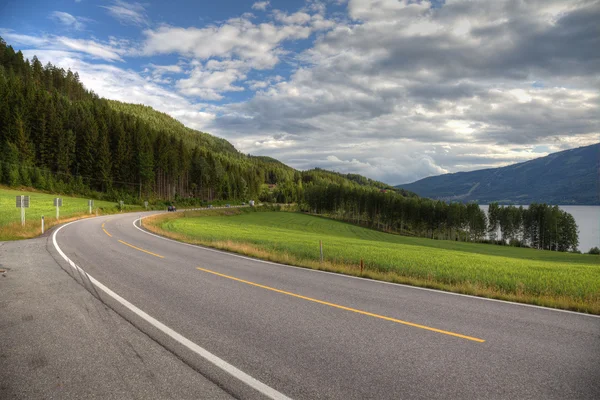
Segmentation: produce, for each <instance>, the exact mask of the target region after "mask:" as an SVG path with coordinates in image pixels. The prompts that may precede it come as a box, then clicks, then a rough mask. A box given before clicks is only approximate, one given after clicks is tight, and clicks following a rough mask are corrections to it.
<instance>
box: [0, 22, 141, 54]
mask: <svg viewBox="0 0 600 400" xmlns="http://www.w3.org/2000/svg"><path fill="white" fill-rule="evenodd" d="M0 34H1V35H2V37H4V38H5V40H7V41H8V42H10V43H11V44H14V45H24V46H32V47H36V48H41V49H44V50H57V51H76V52H80V53H83V54H86V55H87V56H89V57H91V58H95V59H102V60H106V61H123V59H122V58H121V56H122V55H124V54H126V53H127V52H128V51H129V50H128V49H127V48H124V47H121V45H119V44H115V43H113V44H110V43H101V42H97V41H94V40H87V39H73V38H69V37H66V36H53V35H48V36H41V37H36V36H29V35H20V34H17V33H15V32H14V31H11V30H2V29H0Z"/></svg>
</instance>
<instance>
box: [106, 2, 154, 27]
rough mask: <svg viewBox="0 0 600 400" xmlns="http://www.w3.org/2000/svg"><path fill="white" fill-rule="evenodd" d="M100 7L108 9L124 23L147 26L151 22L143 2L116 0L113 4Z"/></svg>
mask: <svg viewBox="0 0 600 400" xmlns="http://www.w3.org/2000/svg"><path fill="white" fill-rule="evenodd" d="M100 7H102V8H105V9H106V10H108V13H109V14H110V15H111V16H112V17H113V18H115V19H116V20H118V21H119V22H120V23H122V24H123V25H135V26H147V25H149V24H150V19H149V18H148V15H147V14H146V8H145V7H144V5H143V4H141V3H137V2H132V3H128V2H126V1H123V0H114V1H113V4H112V5H110V6H100Z"/></svg>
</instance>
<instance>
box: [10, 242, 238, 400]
mask: <svg viewBox="0 0 600 400" xmlns="http://www.w3.org/2000/svg"><path fill="white" fill-rule="evenodd" d="M47 239H48V238H47V237H43V238H39V239H32V240H24V241H19V242H4V243H2V242H0V270H3V271H6V272H5V273H0V399H207V398H210V399H212V398H215V399H229V398H231V396H229V395H228V394H227V393H226V392H224V391H223V390H222V389H220V388H219V387H218V386H217V385H216V384H214V383H212V382H210V381H208V380H207V379H206V378H205V377H203V376H202V375H200V374H198V373H197V372H196V371H194V370H193V369H192V368H190V367H189V366H188V365H186V364H185V363H184V362H182V361H181V360H179V359H178V358H177V357H175V356H174V355H173V354H172V353H171V352H169V351H167V350H165V349H164V348H163V347H162V346H161V345H159V344H158V343H156V342H155V341H153V340H152V339H151V338H149V337H148V336H147V335H145V334H144V333H142V332H140V331H139V330H138V329H137V328H136V327H134V326H132V325H131V324H130V323H129V322H127V321H125V320H124V319H123V318H122V317H121V316H119V315H118V314H116V313H115V312H114V311H112V310H111V309H110V308H108V307H107V306H106V305H104V304H102V303H101V302H100V301H98V300H97V299H96V298H94V297H93V296H92V294H90V292H88V291H86V290H85V289H84V288H83V287H82V286H81V285H79V284H77V283H76V282H75V281H74V280H73V279H72V278H71V277H70V276H69V275H67V274H66V273H65V271H64V270H63V269H61V267H60V266H59V264H57V262H56V261H55V260H54V258H53V257H52V256H51V255H50V254H49V253H48V250H47V249H46V246H47Z"/></svg>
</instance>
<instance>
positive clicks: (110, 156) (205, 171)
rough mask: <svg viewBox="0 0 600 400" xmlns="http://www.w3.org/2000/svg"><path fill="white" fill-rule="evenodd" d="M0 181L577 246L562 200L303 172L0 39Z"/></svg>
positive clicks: (417, 231) (450, 235)
mask: <svg viewBox="0 0 600 400" xmlns="http://www.w3.org/2000/svg"><path fill="white" fill-rule="evenodd" d="M0 183H1V184H4V185H7V186H11V187H18V186H26V187H34V188H36V189H40V190H45V191H49V192H55V193H67V194H79V195H86V196H90V197H94V198H102V199H108V200H117V199H121V200H125V201H127V202H130V203H140V202H141V201H143V200H151V201H168V202H173V201H174V202H178V204H198V203H200V202H205V201H213V200H228V201H236V200H237V201H246V200H249V199H257V200H259V201H264V202H274V203H297V204H298V206H299V208H300V209H301V210H303V211H308V212H311V213H316V214H323V215H327V216H330V217H334V218H338V219H343V220H345V221H348V222H352V223H357V224H361V225H365V226H370V227H374V228H377V229H382V230H386V231H389V232H397V233H401V234H405V235H415V236H425V237H430V238H434V239H447V240H463V241H483V240H485V239H486V237H488V236H489V237H491V239H492V241H497V242H499V243H503V244H513V245H527V246H531V247H536V248H541V249H551V250H560V251H569V250H574V249H576V247H577V245H578V238H577V226H576V225H575V221H574V220H573V217H572V216H570V215H569V214H567V213H565V212H563V211H560V210H558V208H557V207H549V206H547V205H535V204H533V205H531V206H530V207H529V208H528V209H525V210H524V209H522V208H520V209H519V208H515V207H512V208H511V207H505V208H501V207H498V206H497V205H496V206H490V213H489V218H488V216H486V214H485V213H484V212H483V211H482V210H481V209H480V208H479V206H478V205H477V204H474V203H473V204H466V205H465V204H459V203H457V204H447V203H444V202H441V201H434V200H430V199H426V198H420V197H418V196H416V195H415V194H414V193H411V192H408V191H406V190H403V189H397V188H393V187H391V186H389V185H387V184H384V183H381V182H377V181H374V180H371V179H368V178H365V177H363V176H360V175H356V174H339V173H335V172H330V171H325V170H321V169H313V170H309V171H297V170H295V169H293V168H291V167H289V166H287V165H285V164H283V163H281V162H279V161H277V160H275V159H272V158H269V157H254V156H250V155H246V154H242V153H240V152H238V151H237V150H236V149H235V148H234V147H233V146H232V145H231V144H230V143H229V142H227V141H226V140H224V139H220V138H217V137H214V136H211V135H209V134H206V133H202V132H198V131H195V130H192V129H189V128H186V127H185V126H184V125H183V124H181V123H179V122H177V121H176V120H174V119H173V118H171V117H170V116H168V115H166V114H163V113H160V112H157V111H155V110H153V109H152V108H150V107H147V106H143V105H135V104H127V103H121V102H117V101H111V100H107V99H104V98H101V97H99V96H98V95H96V94H95V93H93V92H91V91H89V90H86V89H85V87H84V86H83V84H82V83H81V82H80V80H79V76H78V74H77V72H72V71H70V70H68V71H65V70H64V69H62V68H58V67H56V66H54V65H52V64H50V63H48V64H46V65H42V63H41V62H40V61H39V60H38V59H37V58H36V57H33V59H32V60H31V61H30V60H27V59H25V58H24V57H23V54H22V53H21V52H20V51H17V52H15V51H14V49H13V48H12V46H10V45H8V44H7V43H6V42H5V41H4V40H2V39H1V38H0ZM488 220H489V221H488ZM498 230H500V236H499V237H498V238H497V231H498ZM497 239H498V240H497Z"/></svg>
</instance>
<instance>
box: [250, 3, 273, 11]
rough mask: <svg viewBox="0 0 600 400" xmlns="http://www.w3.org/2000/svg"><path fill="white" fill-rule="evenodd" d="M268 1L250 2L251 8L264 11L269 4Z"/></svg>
mask: <svg viewBox="0 0 600 400" xmlns="http://www.w3.org/2000/svg"><path fill="white" fill-rule="evenodd" d="M269 3H270V2H269V1H257V2H256V3H254V4H252V9H253V10H260V11H265V10H266V9H267V7H268V6H269Z"/></svg>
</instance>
